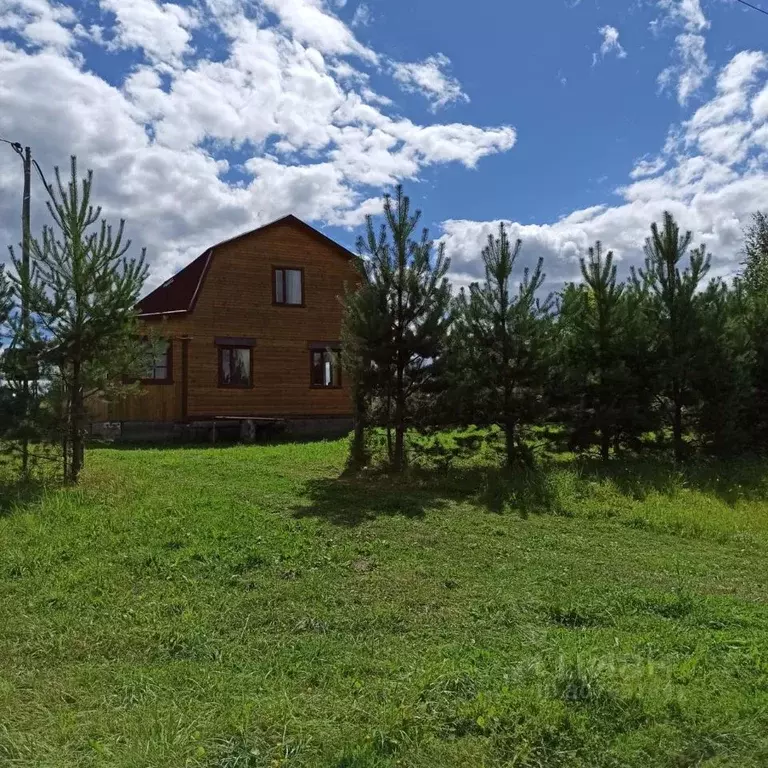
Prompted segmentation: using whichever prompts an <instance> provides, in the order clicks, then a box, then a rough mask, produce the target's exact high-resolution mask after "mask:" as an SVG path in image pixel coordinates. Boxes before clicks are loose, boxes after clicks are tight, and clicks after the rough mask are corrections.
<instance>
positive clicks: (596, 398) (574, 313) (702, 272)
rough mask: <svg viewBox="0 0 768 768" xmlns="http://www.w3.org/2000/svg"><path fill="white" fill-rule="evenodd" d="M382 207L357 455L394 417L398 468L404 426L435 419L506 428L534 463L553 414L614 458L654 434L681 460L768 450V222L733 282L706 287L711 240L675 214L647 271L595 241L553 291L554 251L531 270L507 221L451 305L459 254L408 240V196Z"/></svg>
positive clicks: (656, 231) (750, 241)
mask: <svg viewBox="0 0 768 768" xmlns="http://www.w3.org/2000/svg"><path fill="white" fill-rule="evenodd" d="M385 216H386V225H385V226H384V227H382V229H381V230H380V231H379V232H378V234H377V232H376V230H375V229H374V227H373V223H372V220H370V219H369V221H368V230H367V239H365V240H364V241H362V242H361V243H360V253H361V257H362V261H361V265H362V266H361V269H362V270H363V273H364V275H365V280H364V281H363V284H362V285H361V287H360V288H359V289H358V290H356V291H351V292H350V293H349V295H348V297H347V301H346V308H347V319H346V321H345V342H344V343H345V361H346V365H347V367H348V368H353V369H354V371H355V373H354V374H353V380H354V382H356V385H355V386H356V389H355V392H356V402H357V403H358V405H359V406H360V407H359V408H358V409H357V410H358V412H359V413H361V414H362V415H363V416H364V418H361V419H360V420H359V422H358V423H359V425H360V428H359V429H358V431H357V432H356V434H357V440H356V441H355V445H357V446H358V449H359V450H358V453H357V456H358V459H359V461H360V463H362V462H364V461H365V455H364V451H363V450H362V446H364V439H363V432H364V427H376V426H383V427H385V428H386V429H387V430H389V429H390V428H391V427H393V426H394V427H395V432H396V438H395V444H394V446H393V447H391V449H390V458H391V464H392V466H393V468H395V469H401V468H402V466H403V461H402V456H403V446H404V443H405V436H406V428H407V427H409V426H411V427H414V428H418V427H419V426H420V425H421V424H423V423H427V424H429V425H430V426H440V425H443V426H449V425H468V424H475V425H480V426H482V425H491V424H497V425H499V426H500V427H501V429H502V431H503V434H504V437H505V456H506V463H507V464H508V465H510V466H513V465H516V464H520V463H521V462H524V461H528V460H530V455H529V452H528V449H527V447H526V446H527V445H528V442H527V440H526V435H527V434H528V428H529V427H531V426H533V425H535V424H543V423H545V422H548V421H549V422H553V423H557V424H560V425H563V426H565V428H566V430H567V431H568V434H569V436H570V442H571V446H572V447H573V448H574V449H575V450H585V449H589V448H591V447H595V448H597V450H598V452H599V455H600V456H601V457H602V458H603V459H609V458H610V457H611V456H612V455H613V454H614V453H615V452H617V451H620V450H624V449H628V450H633V451H640V450H643V448H644V446H647V445H649V444H651V443H652V444H654V445H656V446H661V447H663V446H665V445H668V446H669V447H670V448H671V452H672V454H673V456H674V457H675V459H676V460H677V461H682V460H683V459H684V458H685V457H686V456H687V455H688V454H690V453H691V452H693V451H695V450H697V449H700V450H704V451H709V452H714V453H718V454H733V453H737V452H740V451H745V450H764V449H765V448H766V447H768V216H766V215H764V214H756V215H755V217H754V220H753V222H752V225H751V226H750V227H749V228H748V230H747V231H746V233H745V263H744V272H743V275H741V276H740V277H738V278H736V279H734V280H733V281H731V282H725V281H723V280H721V279H713V280H710V281H709V282H708V283H707V282H706V280H707V277H708V272H709V267H710V256H709V255H708V253H707V252H706V249H705V248H704V247H703V246H701V247H698V248H693V247H692V243H693V235H692V233H690V232H681V230H680V227H679V225H678V224H677V222H676V221H675V220H674V218H673V217H672V215H671V214H669V213H665V214H664V217H663V220H662V221H661V222H660V223H658V224H656V223H654V224H652V225H651V228H650V235H649V237H648V238H647V240H646V242H645V246H644V252H645V260H644V263H643V265H642V266H641V267H640V268H638V269H634V270H630V272H629V275H628V276H627V277H626V279H624V280H621V279H619V275H618V269H617V264H616V262H615V258H614V254H613V253H612V252H611V251H610V250H606V249H604V247H603V245H602V243H600V242H597V243H595V245H594V246H593V247H591V248H589V249H588V251H587V253H585V254H584V256H583V257H582V258H581V260H580V266H581V281H580V282H578V283H569V284H567V285H565V286H564V287H563V288H562V289H561V290H560V291H559V292H558V293H557V295H556V296H555V297H554V298H555V300H554V301H553V300H552V298H551V297H549V296H546V295H545V293H544V291H543V285H544V279H545V278H544V274H543V265H542V262H541V260H538V261H537V262H536V263H535V264H534V265H533V266H529V267H525V268H520V267H518V264H519V262H520V259H521V253H522V252H523V244H522V243H521V242H520V241H514V242H513V241H511V240H510V238H509V235H508V232H507V229H506V228H505V227H504V226H503V225H502V226H500V227H499V230H498V232H497V233H496V234H495V235H492V236H490V237H489V239H488V242H487V244H486V246H485V247H484V248H483V250H482V252H481V254H480V257H481V259H482V263H483V270H484V273H485V275H484V280H483V281H482V282H479V283H474V284H472V285H470V286H469V287H468V288H465V289H462V290H460V291H459V292H458V293H457V294H456V295H455V298H454V299H453V300H452V301H448V291H449V287H448V284H447V280H446V272H447V260H446V259H445V257H444V255H443V252H442V249H437V251H436V252H433V249H432V244H431V242H430V241H428V240H427V239H426V235H424V237H423V239H422V241H420V244H418V245H417V244H414V243H413V242H412V241H410V235H411V233H412V232H413V229H414V227H415V220H412V218H411V217H410V215H409V213H408V208H407V198H405V197H404V196H403V195H402V190H398V193H397V196H396V198H395V199H394V201H393V200H392V199H390V198H387V202H386V205H385ZM390 233H391V241H390V239H389V235H390ZM408 254H412V257H409V256H408ZM411 259H412V260H411ZM417 276H419V277H417ZM400 286H402V287H403V288H402V290H401V289H400ZM406 297H407V298H406ZM417 297H420V298H417ZM401 299H402V307H403V308H404V310H403V311H402V312H401V310H400V307H401V304H400V303H399V302H400V300H401ZM416 308H418V309H419V310H421V313H415V314H414V310H415V309H416ZM405 310H407V311H405ZM398 350H400V355H399V356H398ZM398 361H400V362H399V363H398ZM400 382H402V387H401V385H400ZM420 412H421V413H428V414H429V418H427V419H426V420H425V419H421V418H419V417H418V415H419V413H420Z"/></svg>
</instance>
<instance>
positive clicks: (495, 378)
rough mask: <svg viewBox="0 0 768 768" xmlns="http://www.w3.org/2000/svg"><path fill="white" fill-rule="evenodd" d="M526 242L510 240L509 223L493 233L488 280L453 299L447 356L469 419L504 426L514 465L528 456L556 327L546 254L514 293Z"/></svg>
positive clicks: (486, 255)
mask: <svg viewBox="0 0 768 768" xmlns="http://www.w3.org/2000/svg"><path fill="white" fill-rule="evenodd" d="M521 247H522V242H521V241H520V240H518V241H517V242H516V243H515V245H514V246H513V245H512V244H511V243H510V241H509V236H508V235H507V232H506V229H505V227H504V225H503V224H502V225H500V227H499V234H498V236H497V237H494V236H493V235H490V236H489V237H488V244H487V245H486V247H485V248H484V249H483V251H482V259H483V265H484V267H485V282H484V283H483V284H482V285H480V284H478V283H473V284H472V285H471V286H470V288H469V292H466V291H464V290H462V291H461V292H460V294H459V296H458V299H457V300H456V302H455V305H454V313H455V326H454V328H453V332H452V334H451V337H450V352H449V357H450V359H449V361H448V365H449V366H450V370H451V375H450V379H451V386H452V387H454V389H455V393H456V396H457V397H458V398H461V399H462V400H464V402H463V404H462V410H463V414H464V416H465V418H467V417H468V418H470V419H471V420H472V421H473V422H475V423H478V424H484V425H485V424H499V425H500V426H501V427H502V428H503V429H504V433H505V438H506V453H507V461H508V463H509V464H510V466H511V465H513V464H516V463H518V462H520V461H521V460H522V459H524V457H525V452H524V451H523V450H522V441H521V439H520V427H521V426H522V425H526V424H530V423H532V422H533V421H534V420H535V419H536V417H537V415H538V414H540V413H541V411H542V391H543V383H544V381H545V379H546V372H547V364H548V350H549V348H550V330H551V324H550V309H551V306H552V300H551V298H550V297H546V298H544V299H541V298H540V297H538V296H537V293H538V292H539V290H540V289H541V286H542V284H543V283H544V279H545V275H544V273H543V272H542V261H541V259H540V260H539V262H538V263H537V265H536V267H535V269H534V270H533V272H531V271H530V270H529V269H527V268H526V269H524V270H523V273H522V275H521V278H520V282H519V287H518V289H517V292H514V291H513V272H514V268H515V262H516V261H517V258H518V256H519V254H520V249H521ZM467 401H468V402H467Z"/></svg>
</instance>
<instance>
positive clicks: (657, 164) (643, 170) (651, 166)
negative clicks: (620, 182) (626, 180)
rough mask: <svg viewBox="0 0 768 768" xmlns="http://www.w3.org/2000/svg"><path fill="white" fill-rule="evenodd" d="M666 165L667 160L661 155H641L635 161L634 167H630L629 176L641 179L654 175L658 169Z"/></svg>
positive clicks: (662, 168)
mask: <svg viewBox="0 0 768 768" xmlns="http://www.w3.org/2000/svg"><path fill="white" fill-rule="evenodd" d="M666 165H667V161H666V160H665V159H664V158H663V157H661V156H657V157H643V158H641V159H640V160H638V161H637V163H635V167H634V168H633V169H632V171H631V173H630V174H629V175H630V178H632V179H643V178H645V177H646V176H655V175H656V174H657V173H659V172H660V171H663V170H664V168H665V167H666Z"/></svg>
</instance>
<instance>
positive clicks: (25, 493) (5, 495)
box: [0, 480, 46, 517]
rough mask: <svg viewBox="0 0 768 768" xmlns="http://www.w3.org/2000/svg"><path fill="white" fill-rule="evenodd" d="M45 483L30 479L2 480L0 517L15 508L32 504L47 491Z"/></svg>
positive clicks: (0, 483) (0, 484) (0, 482)
mask: <svg viewBox="0 0 768 768" xmlns="http://www.w3.org/2000/svg"><path fill="white" fill-rule="evenodd" d="M45 490H46V486H45V485H44V484H43V483H40V482H36V481H34V480H30V481H27V482H21V481H15V480H14V481H4V480H0V517H5V516H6V515H10V514H11V512H13V511H14V510H15V509H17V508H19V507H22V506H25V505H27V504H32V503H34V502H35V501H37V500H38V499H40V498H41V497H42V496H43V494H44V493H45Z"/></svg>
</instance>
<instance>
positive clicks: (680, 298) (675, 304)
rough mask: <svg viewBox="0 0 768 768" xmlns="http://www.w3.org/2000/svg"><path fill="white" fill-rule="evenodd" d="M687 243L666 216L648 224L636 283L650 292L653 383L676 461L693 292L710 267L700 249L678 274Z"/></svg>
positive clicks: (693, 332)
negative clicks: (655, 380) (655, 367)
mask: <svg viewBox="0 0 768 768" xmlns="http://www.w3.org/2000/svg"><path fill="white" fill-rule="evenodd" d="M692 240H693V235H692V234H691V232H686V233H685V234H680V228H679V226H678V225H677V223H676V222H675V220H674V218H673V216H672V214H671V213H669V212H665V213H664V221H663V225H662V227H661V229H659V226H658V225H657V224H656V223H654V224H652V225H651V236H650V237H649V238H648V239H647V240H646V243H645V267H644V269H641V270H639V273H638V274H639V280H641V281H645V282H646V284H647V285H648V287H649V288H650V296H651V304H652V309H653V316H654V317H655V322H656V327H657V332H658V337H657V338H658V347H657V352H658V373H659V377H660V379H659V384H660V387H661V394H662V396H663V399H664V401H665V403H666V409H665V410H666V414H667V416H668V420H669V423H670V424H671V427H672V439H673V446H674V452H675V458H676V460H677V461H681V460H682V459H683V458H684V454H685V442H684V439H683V435H684V426H685V425H684V423H683V419H684V414H685V409H686V408H687V407H692V406H693V405H694V404H695V403H694V402H693V400H694V392H693V389H692V386H691V376H692V367H693V363H694V358H695V356H696V353H697V350H698V346H699V343H700V333H699V331H700V317H699V307H700V303H701V300H700V298H699V297H698V296H697V289H698V287H699V284H700V283H701V281H702V280H703V279H704V278H705V277H706V274H707V272H708V271H709V263H710V258H709V256H708V254H707V252H706V249H705V248H704V247H703V246H702V247H700V248H697V249H694V250H692V251H691V252H690V257H689V262H688V266H687V267H685V268H684V269H682V270H681V268H680V267H681V263H682V261H683V259H684V258H685V255H686V254H687V253H688V249H689V248H690V245H691V241H692Z"/></svg>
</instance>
